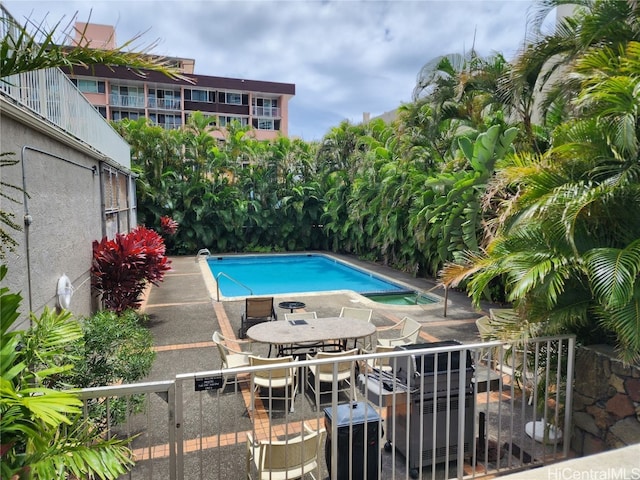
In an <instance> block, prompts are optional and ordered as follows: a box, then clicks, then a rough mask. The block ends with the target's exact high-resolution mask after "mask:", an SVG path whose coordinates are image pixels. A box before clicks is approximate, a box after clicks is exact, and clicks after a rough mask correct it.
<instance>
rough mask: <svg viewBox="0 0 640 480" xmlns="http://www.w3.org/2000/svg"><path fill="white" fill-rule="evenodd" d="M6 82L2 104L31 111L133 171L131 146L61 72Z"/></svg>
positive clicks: (48, 71)
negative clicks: (10, 104) (5, 103)
mask: <svg viewBox="0 0 640 480" xmlns="http://www.w3.org/2000/svg"><path fill="white" fill-rule="evenodd" d="M2 80H3V81H2V82H0V95H1V96H2V100H6V101H7V102H10V103H12V104H14V105H17V106H19V108H22V109H25V110H27V111H30V112H31V113H33V114H35V115H37V116H38V117H40V118H42V119H44V120H46V122H48V123H49V124H51V125H54V126H55V127H57V128H59V129H60V130H62V131H64V132H66V133H69V134H71V135H73V136H74V137H76V138H77V139H78V140H79V141H80V142H82V143H83V144H85V146H86V147H88V148H90V149H91V150H95V151H96V152H98V153H100V154H101V155H105V156H107V157H109V158H111V159H113V160H114V161H117V162H118V163H119V164H121V165H122V166H124V167H126V168H129V167H130V164H131V162H130V152H129V145H128V144H127V143H126V142H125V141H124V140H123V139H122V137H120V135H118V134H117V133H116V132H115V130H113V128H111V126H110V125H109V123H108V122H107V121H106V120H105V119H104V118H103V117H102V115H100V113H99V112H98V111H97V110H96V109H95V108H94V107H93V105H91V103H89V101H88V100H87V99H86V98H85V96H84V95H82V93H80V91H79V90H78V89H77V88H76V86H75V85H74V84H73V83H72V82H71V80H69V78H68V77H67V76H66V75H65V74H64V73H62V71H61V70H59V69H57V68H52V69H44V70H37V71H34V72H26V73H22V74H19V75H13V76H10V77H6V78H3V79H2Z"/></svg>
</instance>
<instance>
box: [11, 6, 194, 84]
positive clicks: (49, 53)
mask: <svg viewBox="0 0 640 480" xmlns="http://www.w3.org/2000/svg"><path fill="white" fill-rule="evenodd" d="M2 13H3V15H2V16H0V22H2V25H1V26H0V27H1V28H0V31H2V32H3V33H4V36H3V38H2V40H1V41H0V51H2V56H1V57H0V79H1V80H2V81H5V80H6V79H4V77H8V76H10V75H17V74H19V73H23V72H32V71H34V70H41V69H44V68H59V67H68V68H71V69H73V67H88V66H91V65H99V64H102V65H112V66H125V67H129V68H131V69H133V70H134V71H135V72H137V73H138V74H139V75H141V76H144V75H145V73H144V71H145V70H153V71H157V72H160V73H163V74H165V75H167V76H168V77H171V78H175V79H181V80H186V81H190V80H189V79H188V78H187V77H185V76H184V75H182V73H181V72H180V70H178V69H177V68H175V67H174V66H172V63H171V61H170V60H169V59H166V58H164V57H159V56H157V55H151V54H150V53H149V52H150V51H151V50H152V49H153V48H155V47H156V46H157V43H158V42H157V41H156V42H153V43H151V44H148V45H146V46H141V47H138V46H137V42H138V41H139V40H140V39H141V34H138V35H136V36H135V37H133V38H132V39H130V40H128V41H126V42H125V43H124V44H122V45H121V46H120V47H118V48H115V49H109V50H107V49H96V48H93V47H91V46H90V41H89V39H87V37H86V36H85V32H79V33H80V36H79V39H78V42H77V43H76V44H74V45H73V46H72V47H69V46H66V45H62V44H59V43H58V42H56V38H58V36H60V37H61V38H63V39H64V38H71V37H72V36H73V35H72V34H73V33H75V29H74V26H73V25H72V23H71V22H69V24H67V25H65V26H63V24H62V20H60V21H59V22H58V23H56V24H55V25H54V27H53V28H51V29H47V28H45V27H44V26H43V23H44V21H43V22H42V23H40V24H37V23H34V22H32V21H31V20H28V21H27V26H22V25H20V24H19V23H18V22H16V21H15V20H14V19H13V18H12V17H11V16H10V15H9V14H8V12H6V10H5V9H4V7H2ZM74 18H75V17H74ZM133 47H136V48H135V52H131V51H127V50H129V49H131V48H133Z"/></svg>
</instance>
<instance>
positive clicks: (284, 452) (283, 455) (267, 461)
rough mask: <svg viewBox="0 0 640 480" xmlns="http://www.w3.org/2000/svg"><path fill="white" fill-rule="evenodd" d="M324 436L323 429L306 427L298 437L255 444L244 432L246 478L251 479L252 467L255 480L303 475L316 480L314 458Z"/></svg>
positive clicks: (272, 479)
mask: <svg viewBox="0 0 640 480" xmlns="http://www.w3.org/2000/svg"><path fill="white" fill-rule="evenodd" d="M325 435H326V431H325V429H324V428H322V429H320V430H312V429H310V428H309V427H308V426H307V425H306V424H304V432H303V433H302V434H301V435H296V436H295V437H292V438H288V439H286V440H261V441H258V442H257V441H255V440H254V438H253V435H251V433H250V432H247V479H250V480H251V479H253V476H252V475H251V473H252V465H253V466H255V468H256V470H257V472H258V474H257V476H256V479H257V480H291V479H294V478H302V477H304V476H305V475H310V476H311V478H313V479H314V480H318V479H320V478H321V474H320V464H319V462H318V457H319V456H320V455H321V450H322V446H323V445H324V437H325ZM314 471H315V474H314ZM316 475H317V476H316Z"/></svg>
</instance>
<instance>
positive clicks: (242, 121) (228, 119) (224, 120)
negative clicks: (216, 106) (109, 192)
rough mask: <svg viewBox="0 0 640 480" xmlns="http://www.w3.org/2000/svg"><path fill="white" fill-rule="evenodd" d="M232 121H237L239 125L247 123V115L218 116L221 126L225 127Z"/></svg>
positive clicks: (243, 125)
mask: <svg viewBox="0 0 640 480" xmlns="http://www.w3.org/2000/svg"><path fill="white" fill-rule="evenodd" d="M232 122H239V123H240V126H241V127H246V126H247V125H249V119H248V118H247V117H233V116H220V117H218V123H219V124H220V126H221V127H226V126H227V125H230V124H231V123H232Z"/></svg>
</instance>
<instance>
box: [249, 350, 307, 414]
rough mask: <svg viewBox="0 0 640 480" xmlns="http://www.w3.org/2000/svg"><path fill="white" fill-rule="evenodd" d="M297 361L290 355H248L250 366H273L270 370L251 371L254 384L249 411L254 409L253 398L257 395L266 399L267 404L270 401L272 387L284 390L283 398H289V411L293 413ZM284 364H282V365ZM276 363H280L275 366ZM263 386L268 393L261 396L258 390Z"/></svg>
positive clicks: (271, 398) (296, 382)
mask: <svg viewBox="0 0 640 480" xmlns="http://www.w3.org/2000/svg"><path fill="white" fill-rule="evenodd" d="M297 363H298V361H297V360H295V359H294V358H293V357H292V356H287V357H275V358H264V357H258V356H255V355H249V364H250V365H251V366H261V365H273V366H274V368H272V369H270V370H260V371H255V372H252V374H251V381H252V383H253V385H254V394H253V395H251V411H253V409H254V403H255V402H254V400H255V397H259V398H261V399H266V400H268V401H269V404H271V403H272V400H273V398H274V396H273V390H274V389H283V390H284V392H285V395H284V400H285V401H286V400H287V399H290V400H291V407H290V411H291V412H292V413H293V411H294V405H293V403H294V400H295V398H296V391H297V389H298V366H297ZM283 364H284V365H283ZM286 364H296V365H293V366H287V365H286ZM276 365H280V366H279V367H275V366H276ZM261 388H263V389H266V390H268V392H269V393H268V395H267V396H266V397H265V396H262V395H258V391H259V390H260V389H261ZM289 389H291V396H290V397H287V391H288V390H289Z"/></svg>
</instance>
